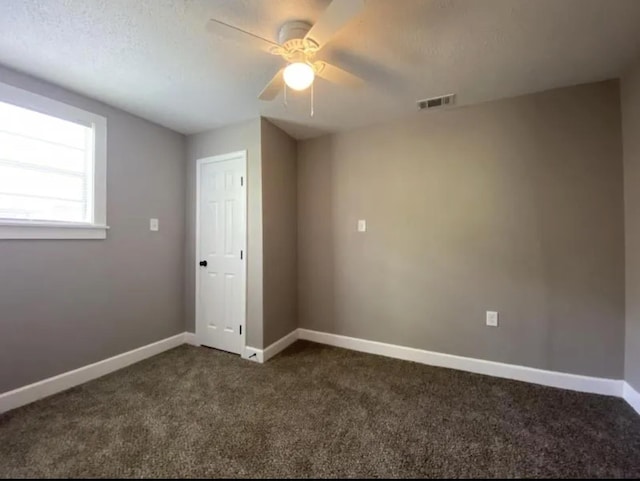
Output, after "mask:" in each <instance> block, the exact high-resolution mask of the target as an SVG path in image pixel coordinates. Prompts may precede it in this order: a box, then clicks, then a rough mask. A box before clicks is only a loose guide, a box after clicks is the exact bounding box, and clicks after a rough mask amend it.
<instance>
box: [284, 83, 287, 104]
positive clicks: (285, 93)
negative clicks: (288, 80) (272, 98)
mask: <svg viewBox="0 0 640 481" xmlns="http://www.w3.org/2000/svg"><path fill="white" fill-rule="evenodd" d="M284 107H285V108H287V84H284Z"/></svg>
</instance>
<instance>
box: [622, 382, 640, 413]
mask: <svg viewBox="0 0 640 481" xmlns="http://www.w3.org/2000/svg"><path fill="white" fill-rule="evenodd" d="M622 397H623V398H624V400H625V401H627V402H628V403H629V405H631V407H632V408H633V409H635V410H636V412H637V413H638V414H640V393H639V392H638V391H636V390H635V389H633V387H631V384H629V383H628V382H625V383H624V387H623V389H622Z"/></svg>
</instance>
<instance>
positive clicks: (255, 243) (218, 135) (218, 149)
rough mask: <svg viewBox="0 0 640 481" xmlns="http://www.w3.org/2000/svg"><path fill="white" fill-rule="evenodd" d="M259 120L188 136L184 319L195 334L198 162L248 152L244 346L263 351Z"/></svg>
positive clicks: (190, 330) (188, 328) (187, 326)
mask: <svg viewBox="0 0 640 481" xmlns="http://www.w3.org/2000/svg"><path fill="white" fill-rule="evenodd" d="M260 128H261V127H260V119H255V120H251V121H248V122H243V123H240V124H235V125H230V126H227V127H223V128H220V129H216V130H212V131H209V132H204V133H201V134H196V135H191V136H189V137H187V206H186V264H185V266H186V267H185V319H186V330H187V331H189V332H195V275H196V274H195V269H196V259H195V225H196V223H195V216H196V165H197V160H198V159H201V158H204V157H211V156H213V155H221V154H228V153H230V152H236V151H239V150H246V151H247V190H248V194H247V195H248V199H247V224H248V228H247V344H248V345H249V346H251V347H255V348H258V349H262V347H263V342H262V330H263V322H262V173H261V160H260V156H261V150H260V149H261V148H260Z"/></svg>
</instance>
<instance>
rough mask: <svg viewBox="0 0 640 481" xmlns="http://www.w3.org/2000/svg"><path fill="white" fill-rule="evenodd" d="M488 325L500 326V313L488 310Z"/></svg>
mask: <svg viewBox="0 0 640 481" xmlns="http://www.w3.org/2000/svg"><path fill="white" fill-rule="evenodd" d="M487 326H491V327H498V313H497V312H496V311H487Z"/></svg>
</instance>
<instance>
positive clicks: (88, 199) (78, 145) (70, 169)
mask: <svg viewBox="0 0 640 481" xmlns="http://www.w3.org/2000/svg"><path fill="white" fill-rule="evenodd" d="M93 143H94V131H93V127H92V126H91V127H89V126H86V125H82V124H78V123H74V122H69V121H67V120H62V119H59V118H57V117H52V116H49V115H45V114H42V113H40V112H36V111H33V110H29V109H25V108H22V107H18V106H15V105H12V104H9V103H4V102H0V219H5V220H6V219H10V220H26V221H54V222H56V221H59V222H78V223H91V222H93V205H92V202H93V172H92V169H93V165H94V162H93V161H94V159H93V155H94V145H93Z"/></svg>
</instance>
